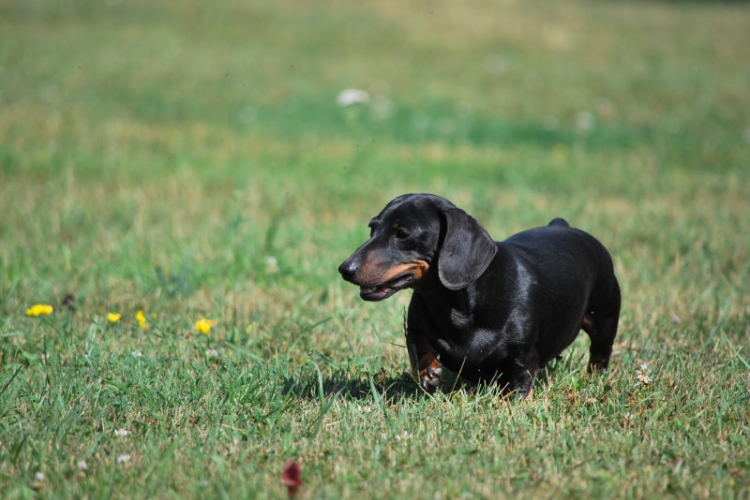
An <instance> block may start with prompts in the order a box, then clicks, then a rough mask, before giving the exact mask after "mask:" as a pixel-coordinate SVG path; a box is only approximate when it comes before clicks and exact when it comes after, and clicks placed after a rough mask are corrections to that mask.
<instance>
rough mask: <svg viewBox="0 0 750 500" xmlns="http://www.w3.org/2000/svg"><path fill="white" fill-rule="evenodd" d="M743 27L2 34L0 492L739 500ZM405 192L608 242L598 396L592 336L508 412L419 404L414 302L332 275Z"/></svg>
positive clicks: (218, 28)
mask: <svg viewBox="0 0 750 500" xmlns="http://www.w3.org/2000/svg"><path fill="white" fill-rule="evenodd" d="M749 14H750V12H748V7H747V6H746V5H743V4H734V3H727V4H724V3H721V4H715V3H711V2H699V3H680V2H667V3H658V2H602V1H578V0H576V1H573V2H565V3H564V4H560V3H555V2H551V1H546V0H543V1H540V2H531V3H529V2H513V1H507V2H487V1H480V0H472V1H469V2H462V3H460V4H459V3H455V2H448V1H442V0H437V1H434V2H424V1H418V2H407V3H403V2H392V1H386V2H378V3H363V2H344V1H334V2H328V3H327V4H326V5H325V6H314V5H311V4H309V3H307V2H301V1H285V2H277V3H262V2H232V1H227V2H222V3H220V4H212V5H211V6H210V7H209V6H208V4H205V5H204V4H203V3H200V2H161V3H159V4H158V5H157V4H154V3H153V2H140V1H134V2H89V1H77V2H45V1H42V0H39V1H33V2H16V1H10V2H5V3H3V4H2V5H0V31H1V32H2V33H3V36H2V39H0V82H2V83H0V92H1V94H0V214H2V217H0V269H2V274H1V275H0V357H1V358H0V359H1V365H0V494H1V495H2V497H3V498H68V497H86V498H93V497H109V498H246V497H248V498H279V497H283V496H284V495H285V487H284V486H283V484H282V483H281V470H282V467H283V465H284V463H285V462H286V460H288V459H290V458H295V459H298V460H299V461H300V463H301V464H302V467H303V482H304V486H303V489H304V491H305V497H306V498H356V497H365V498H407V497H411V498H458V497H461V498H510V497H514V498H515V497H517V498H560V497H572V498H578V497H591V496H594V497H615V498H653V497H658V498H662V497H675V498H685V497H692V498H748V497H749V496H750V454H749V453H748V449H750V427H749V425H750V424H749V422H750V411H748V408H749V407H750V405H749V404H748V400H749V399H750V351H749V349H750V345H749V344H748V340H749V339H750V327H749V326H748V325H749V324H750V322H749V321H748V317H749V316H750V300H749V299H748V297H750V293H749V290H748V283H750V258H749V252H750V250H749V249H750V234H749V233H748V231H747V229H748V226H747V224H748V218H747V217H748V214H749V213H750V168H748V167H749V166H750V136H749V134H750V132H749V131H750V122H748V116H749V115H748V112H749V111H750V90H749V89H748V86H747V82H748V81H750V67H749V66H748V65H747V64H746V61H745V59H746V58H745V56H744V53H743V52H742V51H741V50H740V49H739V48H740V47H744V46H748V45H750V15H749ZM350 87H351V88H362V89H365V90H367V91H368V92H369V93H370V94H371V96H372V97H373V98H372V100H371V101H370V102H369V103H367V104H364V105H359V106H353V107H349V108H341V107H338V106H337V105H336V97H337V95H338V93H339V92H341V91H342V90H343V89H345V88H350ZM409 191H429V192H435V193H437V194H441V195H443V196H446V197H447V198H449V199H451V200H453V201H454V202H455V203H457V204H458V205H460V206H462V207H464V208H466V209H467V211H469V212H470V213H471V214H473V215H474V216H475V217H477V218H478V219H479V220H480V221H481V222H482V223H483V224H484V225H485V227H487V229H488V230H489V231H490V233H491V234H492V235H493V236H495V237H496V238H497V239H502V238H504V237H506V236H508V235H510V234H512V233H513V232H515V231H518V230H521V229H524V228H527V227H531V226H534V225H541V224H545V223H547V222H548V221H549V220H550V219H551V218H553V217H555V216H564V217H566V218H567V219H569V220H570V221H572V222H573V223H574V224H575V225H576V226H579V227H582V228H584V229H586V230H588V231H590V232H592V233H593V234H595V235H597V236H598V237H599V238H600V239H602V240H603V241H604V242H605V244H606V245H607V246H608V247H609V248H610V249H611V250H612V253H613V254H614V257H615V262H616V269H617V273H618V276H619V278H620V282H621V284H622V288H623V294H624V307H623V313H622V318H621V324H620V335H619V337H618V343H617V344H616V350H615V355H614V357H613V362H612V365H611V369H610V371H609V372H608V373H607V374H606V375H604V376H601V377H594V378H591V377H589V376H587V375H586V374H585V370H583V367H584V364H585V360H586V351H587V341H586V339H585V338H583V337H584V336H582V337H581V338H580V339H579V340H577V341H576V343H574V345H573V346H572V347H571V348H570V349H569V350H567V351H566V353H565V356H564V359H563V360H561V361H560V362H558V363H557V364H556V365H555V366H553V367H551V368H550V370H549V371H548V372H547V373H546V374H543V376H542V377H540V380H539V381H538V383H537V386H536V388H535V393H534V398H533V399H532V400H530V401H524V402H508V401H506V400H504V399H503V398H502V397H501V396H500V395H499V394H498V393H497V391H496V389H495V388H492V387H490V388H476V387H472V386H466V385H464V384H463V383H461V381H456V382H455V383H453V382H449V383H447V384H446V385H445V386H444V387H443V390H442V392H440V393H438V394H437V395H435V396H434V397H431V396H427V395H425V394H423V393H422V392H420V391H419V390H418V388H417V387H416V385H415V384H414V383H413V382H412V381H411V380H410V378H409V377H408V376H407V375H405V370H406V366H407V364H408V361H407V356H406V352H405V349H404V347H403V340H402V336H401V335H402V322H403V315H404V309H405V306H406V304H407V303H408V293H402V294H400V295H398V296H396V297H394V298H392V299H390V300H389V301H386V302H383V303H378V304H368V303H363V302H361V301H360V300H359V299H358V297H357V293H356V290H355V289H354V287H351V286H347V285H346V284H344V283H343V282H342V281H341V280H340V279H339V278H338V276H337V273H336V266H337V265H338V263H339V262H340V261H342V260H343V259H344V258H345V257H346V256H347V255H349V253H350V252H351V251H352V250H353V249H354V248H356V246H357V245H358V244H359V243H360V242H361V241H363V239H364V238H365V236H366V234H367V229H366V222H367V221H368V220H369V218H370V217H371V216H372V215H374V214H375V213H377V212H378V211H379V210H380V208H381V207H382V206H383V205H384V204H385V203H386V202H387V201H388V200H389V199H391V198H392V197H394V196H396V195H398V194H401V193H404V192H409ZM35 303H47V304H51V305H53V306H54V307H55V312H54V313H53V314H52V315H49V316H41V317H28V316H26V309H27V308H29V307H30V306H31V305H33V304H35ZM139 310H142V311H144V312H145V315H146V318H147V321H148V323H149V328H148V329H143V328H140V327H139V325H138V322H137V321H136V319H135V313H136V312H137V311H139ZM109 312H119V313H122V319H121V320H120V322H119V323H116V324H110V323H109V322H108V320H107V314H108V313H109ZM203 317H205V318H209V319H212V320H215V321H216V323H215V324H214V326H213V327H212V329H211V331H210V332H209V333H208V334H207V335H203V334H200V333H198V332H197V331H196V329H195V326H194V325H195V322H196V321H197V320H198V319H200V318H203ZM642 365H645V368H644V367H642ZM645 377H648V378H650V379H651V381H650V382H649V383H644V380H646V379H645ZM123 430H124V431H127V432H123ZM126 457H127V458H126ZM84 464H85V466H84Z"/></svg>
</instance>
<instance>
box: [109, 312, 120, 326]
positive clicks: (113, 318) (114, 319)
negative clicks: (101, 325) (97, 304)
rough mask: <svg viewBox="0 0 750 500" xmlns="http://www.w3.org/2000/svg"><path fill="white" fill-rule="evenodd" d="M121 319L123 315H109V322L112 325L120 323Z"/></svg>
mask: <svg viewBox="0 0 750 500" xmlns="http://www.w3.org/2000/svg"><path fill="white" fill-rule="evenodd" d="M120 318H122V314H120V313H107V321H109V322H110V323H112V324H114V323H119V322H120Z"/></svg>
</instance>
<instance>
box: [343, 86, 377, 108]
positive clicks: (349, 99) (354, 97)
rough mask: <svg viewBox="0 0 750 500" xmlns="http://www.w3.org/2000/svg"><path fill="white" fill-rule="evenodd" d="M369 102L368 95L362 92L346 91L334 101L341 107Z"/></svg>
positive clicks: (355, 90) (356, 90)
mask: <svg viewBox="0 0 750 500" xmlns="http://www.w3.org/2000/svg"><path fill="white" fill-rule="evenodd" d="M369 100H370V94H368V93H367V92H365V91H364V90H358V89H346V90H344V91H342V92H341V93H340V94H339V97H338V99H337V100H336V101H337V102H338V104H339V106H341V107H346V106H351V105H352V104H362V103H365V102H367V101H369Z"/></svg>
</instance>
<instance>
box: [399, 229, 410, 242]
mask: <svg viewBox="0 0 750 500" xmlns="http://www.w3.org/2000/svg"><path fill="white" fill-rule="evenodd" d="M408 237H409V231H407V230H406V229H404V228H403V227H399V228H398V229H396V238H398V239H400V240H405V239H406V238H408Z"/></svg>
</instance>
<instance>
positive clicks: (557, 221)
mask: <svg viewBox="0 0 750 500" xmlns="http://www.w3.org/2000/svg"><path fill="white" fill-rule="evenodd" d="M549 225H550V226H563V227H570V224H568V221H566V220H565V219H563V218H562V217H556V218H554V219H552V220H551V221H550V223H549Z"/></svg>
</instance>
